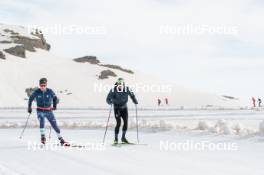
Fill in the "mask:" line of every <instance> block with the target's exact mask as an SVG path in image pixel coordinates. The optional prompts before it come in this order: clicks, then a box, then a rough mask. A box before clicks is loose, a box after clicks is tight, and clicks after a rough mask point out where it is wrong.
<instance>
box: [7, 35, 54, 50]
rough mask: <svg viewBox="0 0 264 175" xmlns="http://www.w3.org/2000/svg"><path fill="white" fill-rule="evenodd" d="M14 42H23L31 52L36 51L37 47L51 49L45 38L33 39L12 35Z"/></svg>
mask: <svg viewBox="0 0 264 175" xmlns="http://www.w3.org/2000/svg"><path fill="white" fill-rule="evenodd" d="M11 38H13V40H14V43H16V44H23V45H24V47H25V49H26V50H28V51H31V52H35V51H36V50H35V48H39V49H44V50H50V45H49V44H48V43H46V41H45V40H44V39H33V38H29V37H25V36H19V35H18V36H11Z"/></svg>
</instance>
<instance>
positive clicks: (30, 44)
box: [0, 29, 51, 59]
mask: <svg viewBox="0 0 264 175" xmlns="http://www.w3.org/2000/svg"><path fill="white" fill-rule="evenodd" d="M3 31H4V32H5V35H3V34H1V35H2V36H5V37H6V38H7V39H5V40H2V41H0V44H17V46H15V47H14V46H13V47H12V46H10V47H11V48H8V47H6V46H5V48H7V49H4V50H2V51H5V52H6V53H9V54H11V55H14V56H18V57H21V58H26V50H27V51H30V52H35V51H36V48H38V49H44V50H47V51H49V50H50V47H51V46H50V44H48V43H47V42H46V40H45V38H44V35H43V34H42V32H41V33H40V32H37V33H36V32H34V33H31V35H32V37H31V36H30V35H29V36H23V35H22V34H20V33H18V32H15V31H14V30H10V29H4V30H3ZM3 57H4V56H3V54H2V55H1V58H2V59H3ZM4 58H5V57H4Z"/></svg>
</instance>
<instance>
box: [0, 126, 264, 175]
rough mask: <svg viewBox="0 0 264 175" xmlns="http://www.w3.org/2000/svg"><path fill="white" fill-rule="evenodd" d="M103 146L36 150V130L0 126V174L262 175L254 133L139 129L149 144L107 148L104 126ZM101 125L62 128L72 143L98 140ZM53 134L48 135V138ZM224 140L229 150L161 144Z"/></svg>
mask: <svg viewBox="0 0 264 175" xmlns="http://www.w3.org/2000/svg"><path fill="white" fill-rule="evenodd" d="M109 132H110V133H111V134H110V133H109V135H108V137H107V142H106V144H105V147H103V146H102V148H100V149H98V148H94V149H91V147H89V148H88V149H78V148H72V149H62V148H60V147H59V148H57V149H51V148H49V147H48V148H39V147H37V148H36V149H35V150H34V149H32V148H31V147H30V146H31V145H30V146H28V143H31V142H33V141H38V140H39V135H38V130H37V129H28V130H27V131H26V133H25V136H24V138H23V139H22V140H19V139H18V134H19V133H20V130H18V129H1V130H0V138H1V140H0V155H1V157H0V174H1V175H35V174H38V175H47V174H49V175H57V174H64V175H68V174H69V175H70V174H80V175H81V174H97V175H110V174H113V175H123V174H126V175H136V174H138V175H141V174H142V175H143V174H152V175H156V174H157V175H158V174H168V175H169V174H181V175H193V174H196V175H205V174H208V175H209V174H210V175H223V174H225V175H226V174H232V175H248V174H250V175H262V174H263V173H264V168H263V161H264V149H263V142H264V139H263V138H261V137H259V136H254V137H249V138H248V137H247V138H237V137H231V136H216V135H215V134H208V133H204V132H194V131H193V132H191V133H185V132H174V131H165V132H158V133H155V132H141V133H140V139H141V142H142V143H147V144H148V145H136V146H123V147H120V148H119V147H112V146H110V143H111V141H112V132H113V131H112V130H110V131H109ZM103 133H104V130H85V129H84V130H78V129H67V130H65V129H64V130H63V135H65V138H67V139H68V140H71V141H74V142H77V143H82V144H83V143H85V144H87V143H89V144H91V143H94V144H98V143H100V142H101V139H102V137H103ZM128 138H130V140H132V141H135V140H136V133H135V132H129V133H128ZM55 140H56V139H55V137H54V136H52V138H51V140H48V141H49V142H52V143H53V142H54V141H55ZM187 141H189V142H192V143H201V142H210V144H217V143H225V144H235V145H236V147H235V148H236V149H234V150H228V151H224V150H220V151H218V150H209V149H204V150H200V151H198V150H180V149H179V150H178V149H175V147H173V146H172V147H170V149H167V147H164V145H162V144H163V143H169V144H172V143H185V142H187Z"/></svg>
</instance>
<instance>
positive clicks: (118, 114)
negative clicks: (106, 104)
mask: <svg viewBox="0 0 264 175" xmlns="http://www.w3.org/2000/svg"><path fill="white" fill-rule="evenodd" d="M114 111H115V119H116V127H115V136H116V137H117V135H118V133H119V128H120V126H121V118H122V119H123V122H124V125H123V129H122V131H123V136H122V137H125V134H126V131H127V126H128V111H127V108H115V109H114Z"/></svg>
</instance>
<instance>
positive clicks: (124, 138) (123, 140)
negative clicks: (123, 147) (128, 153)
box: [121, 131, 130, 144]
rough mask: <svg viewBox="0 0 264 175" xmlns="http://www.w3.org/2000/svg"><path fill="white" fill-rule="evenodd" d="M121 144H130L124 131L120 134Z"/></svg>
mask: <svg viewBox="0 0 264 175" xmlns="http://www.w3.org/2000/svg"><path fill="white" fill-rule="evenodd" d="M121 141H122V144H130V142H129V141H128V140H127V139H126V132H125V131H124V132H123V134H122V139H121Z"/></svg>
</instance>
